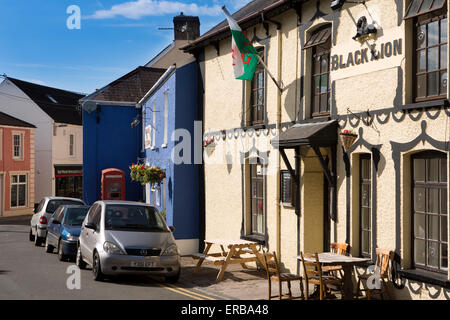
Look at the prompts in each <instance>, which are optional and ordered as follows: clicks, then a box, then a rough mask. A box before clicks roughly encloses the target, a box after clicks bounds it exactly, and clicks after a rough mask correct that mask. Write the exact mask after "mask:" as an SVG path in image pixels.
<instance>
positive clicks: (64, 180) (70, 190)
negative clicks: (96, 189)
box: [55, 165, 83, 199]
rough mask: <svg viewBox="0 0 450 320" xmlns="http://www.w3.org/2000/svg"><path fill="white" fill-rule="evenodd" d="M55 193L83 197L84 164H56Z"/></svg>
mask: <svg viewBox="0 0 450 320" xmlns="http://www.w3.org/2000/svg"><path fill="white" fill-rule="evenodd" d="M55 182H56V184H55V195H56V196H57V197H71V198H79V199H81V197H82V195H83V166H81V165H66V166H60V165H58V166H55Z"/></svg>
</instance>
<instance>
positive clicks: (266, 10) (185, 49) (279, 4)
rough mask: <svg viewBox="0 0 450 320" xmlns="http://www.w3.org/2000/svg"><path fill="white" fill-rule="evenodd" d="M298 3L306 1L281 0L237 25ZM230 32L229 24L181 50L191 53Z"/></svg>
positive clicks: (243, 19) (239, 21)
mask: <svg viewBox="0 0 450 320" xmlns="http://www.w3.org/2000/svg"><path fill="white" fill-rule="evenodd" d="M296 2H306V0H297V1H292V0H280V1H277V2H275V3H273V4H271V5H269V6H267V7H265V8H264V9H261V10H259V11H257V12H255V13H252V14H250V15H248V16H246V17H245V18H242V19H241V20H238V21H237V23H238V24H239V25H241V24H243V23H245V22H248V21H250V20H252V19H255V18H258V17H262V15H264V14H265V13H267V12H269V11H271V10H274V9H276V8H277V7H280V6H281V5H284V4H288V3H296ZM266 20H267V19H266ZM229 30H230V27H229V26H228V24H227V25H226V26H224V27H222V28H220V29H218V30H216V31H215V32H213V33H211V34H208V35H207V36H201V37H199V38H197V39H196V40H194V41H193V42H191V43H190V44H188V45H186V46H184V47H181V48H180V50H183V51H184V52H189V51H190V50H192V49H194V48H195V47H197V46H200V45H199V44H200V43H201V42H203V41H207V40H209V39H210V38H213V37H215V36H217V35H219V34H221V33H224V32H227V31H229ZM206 45H208V43H206V44H205V46H206Z"/></svg>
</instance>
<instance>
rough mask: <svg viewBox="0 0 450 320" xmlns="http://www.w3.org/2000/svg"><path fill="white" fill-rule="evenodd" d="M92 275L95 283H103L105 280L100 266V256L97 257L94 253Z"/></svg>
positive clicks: (96, 253)
mask: <svg viewBox="0 0 450 320" xmlns="http://www.w3.org/2000/svg"><path fill="white" fill-rule="evenodd" d="M92 273H93V276H94V280H95V281H103V280H104V279H105V276H104V275H103V272H102V267H101V266H100V256H99V255H98V252H95V253H94V259H92Z"/></svg>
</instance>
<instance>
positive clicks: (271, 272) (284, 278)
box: [263, 251, 304, 300]
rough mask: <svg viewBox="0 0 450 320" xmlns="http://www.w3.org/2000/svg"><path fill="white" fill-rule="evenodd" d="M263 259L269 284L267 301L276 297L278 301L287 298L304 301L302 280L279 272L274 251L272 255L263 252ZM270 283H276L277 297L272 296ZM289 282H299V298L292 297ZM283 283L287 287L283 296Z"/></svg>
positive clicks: (299, 277) (290, 274)
mask: <svg viewBox="0 0 450 320" xmlns="http://www.w3.org/2000/svg"><path fill="white" fill-rule="evenodd" d="M263 257H264V264H265V265H266V272H267V281H268V284H269V291H268V300H271V299H272V298H276V297H278V299H280V300H282V299H283V297H287V299H297V298H302V299H304V292H303V282H302V280H303V278H302V277H301V276H299V275H296V274H292V273H282V272H280V266H279V264H278V259H277V255H276V253H275V251H274V252H273V253H270V252H264V253H263ZM272 281H276V282H278V295H272ZM291 281H299V283H300V291H301V296H300V297H294V296H292V290H291ZM283 282H286V283H287V287H288V293H287V294H283Z"/></svg>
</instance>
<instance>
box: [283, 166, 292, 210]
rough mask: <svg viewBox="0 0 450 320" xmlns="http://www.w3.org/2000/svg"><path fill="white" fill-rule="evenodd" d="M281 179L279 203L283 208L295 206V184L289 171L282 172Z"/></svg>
mask: <svg viewBox="0 0 450 320" xmlns="http://www.w3.org/2000/svg"><path fill="white" fill-rule="evenodd" d="M280 175H281V176H280V178H281V184H280V185H281V190H280V193H281V202H282V203H283V205H284V206H292V207H293V206H295V189H296V188H295V182H294V180H293V179H292V176H291V174H290V173H289V171H286V170H282V171H281V172H280Z"/></svg>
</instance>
